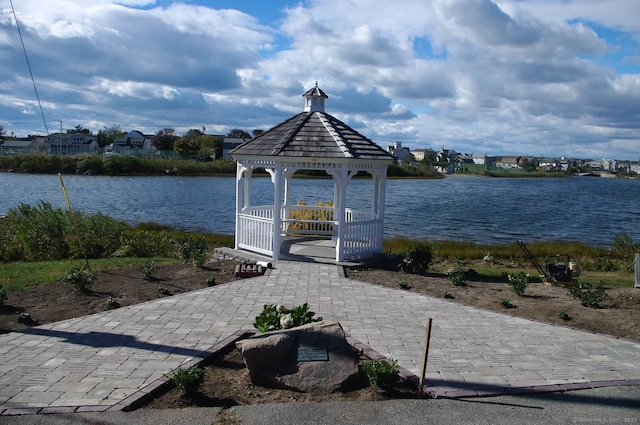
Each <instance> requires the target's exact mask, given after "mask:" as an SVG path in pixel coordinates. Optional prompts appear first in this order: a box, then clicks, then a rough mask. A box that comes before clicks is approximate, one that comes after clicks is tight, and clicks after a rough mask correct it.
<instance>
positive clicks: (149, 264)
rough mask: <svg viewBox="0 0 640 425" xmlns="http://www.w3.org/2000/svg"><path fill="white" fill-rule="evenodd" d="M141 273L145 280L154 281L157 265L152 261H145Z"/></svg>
mask: <svg viewBox="0 0 640 425" xmlns="http://www.w3.org/2000/svg"><path fill="white" fill-rule="evenodd" d="M140 271H141V272H142V276H143V277H144V280H153V273H154V272H155V271H156V263H155V262H153V261H151V260H148V261H145V262H144V264H142V265H141V266H140Z"/></svg>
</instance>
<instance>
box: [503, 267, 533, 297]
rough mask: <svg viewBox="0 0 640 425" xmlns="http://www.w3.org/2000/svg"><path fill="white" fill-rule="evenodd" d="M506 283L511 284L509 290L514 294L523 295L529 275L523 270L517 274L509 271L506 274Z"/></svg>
mask: <svg viewBox="0 0 640 425" xmlns="http://www.w3.org/2000/svg"><path fill="white" fill-rule="evenodd" d="M507 283H508V284H509V286H511V290H512V291H513V293H514V294H516V295H518V296H523V295H524V291H525V290H526V289H527V286H528V285H529V275H528V274H527V273H525V272H520V273H517V274H511V273H509V274H508V275H507Z"/></svg>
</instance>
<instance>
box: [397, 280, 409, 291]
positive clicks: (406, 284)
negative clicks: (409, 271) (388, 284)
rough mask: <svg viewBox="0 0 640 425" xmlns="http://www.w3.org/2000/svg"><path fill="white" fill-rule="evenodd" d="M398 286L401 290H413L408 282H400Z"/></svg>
mask: <svg viewBox="0 0 640 425" xmlns="http://www.w3.org/2000/svg"><path fill="white" fill-rule="evenodd" d="M398 286H399V287H400V289H411V286H409V284H408V283H407V282H404V281H402V282H399V283H398Z"/></svg>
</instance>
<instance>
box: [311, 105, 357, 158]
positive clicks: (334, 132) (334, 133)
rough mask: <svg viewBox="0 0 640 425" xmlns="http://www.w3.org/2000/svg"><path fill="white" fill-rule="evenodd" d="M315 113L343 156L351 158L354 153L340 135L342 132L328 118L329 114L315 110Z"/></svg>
mask: <svg viewBox="0 0 640 425" xmlns="http://www.w3.org/2000/svg"><path fill="white" fill-rule="evenodd" d="M316 113H317V114H318V119H319V120H320V122H321V123H322V125H324V128H326V129H327V131H328V132H329V134H330V135H331V137H333V140H334V141H335V142H336V144H337V145H338V147H339V148H340V150H341V151H342V153H343V154H344V156H346V157H348V158H353V157H354V155H353V152H351V148H350V147H349V145H348V143H347V142H345V140H344V138H343V137H342V134H340V132H339V131H338V129H337V128H336V127H335V126H334V125H333V123H332V122H331V120H330V119H328V117H331V115H329V114H327V113H323V112H316ZM331 118H333V117H331ZM334 119H335V118H334Z"/></svg>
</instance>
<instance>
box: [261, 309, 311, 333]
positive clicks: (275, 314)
mask: <svg viewBox="0 0 640 425" xmlns="http://www.w3.org/2000/svg"><path fill="white" fill-rule="evenodd" d="M315 314H316V313H314V312H313V311H310V310H309V304H307V303H304V304H302V305H299V306H297V307H294V308H291V309H289V308H285V307H283V306H281V305H275V304H265V306H264V308H263V309H262V312H261V313H260V314H259V315H257V316H256V320H255V322H254V323H253V327H254V328H256V329H257V330H258V333H260V334H262V333H265V332H269V331H276V330H279V329H289V328H293V327H296V326H302V325H306V324H308V323H312V322H320V321H322V316H319V317H317V318H314V316H315Z"/></svg>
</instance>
